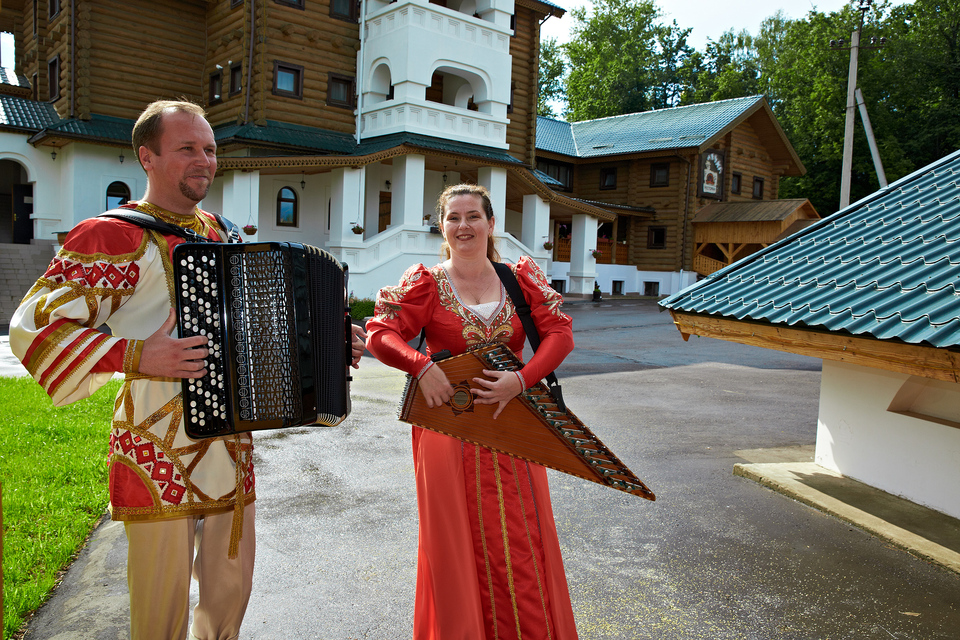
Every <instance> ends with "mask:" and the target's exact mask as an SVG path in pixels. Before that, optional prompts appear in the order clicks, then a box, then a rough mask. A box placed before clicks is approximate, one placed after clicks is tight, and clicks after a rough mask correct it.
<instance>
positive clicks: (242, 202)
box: [220, 171, 267, 241]
mask: <svg viewBox="0 0 960 640" xmlns="http://www.w3.org/2000/svg"><path fill="white" fill-rule="evenodd" d="M220 184H221V185H223V211H221V213H222V214H223V215H224V216H226V217H227V218H228V219H230V220H231V221H233V222H234V223H236V224H237V225H238V226H240V227H242V226H244V225H246V224H250V223H251V221H252V222H253V224H255V225H257V233H259V231H260V229H262V228H263V224H264V223H265V222H267V220H260V172H259V171H228V172H225V173H224V174H223V177H221V178H220ZM245 239H246V240H247V241H254V240H256V239H257V236H256V235H253V236H246V238H245Z"/></svg>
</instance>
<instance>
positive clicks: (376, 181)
mask: <svg viewBox="0 0 960 640" xmlns="http://www.w3.org/2000/svg"><path fill="white" fill-rule="evenodd" d="M389 179H390V168H389V167H386V166H384V165H382V164H370V165H367V166H366V169H365V170H364V182H365V184H366V188H365V192H366V193H365V203H364V212H363V223H362V226H363V237H364V238H369V237H371V236H375V235H376V234H377V233H379V226H380V192H381V191H389V189H388V188H387V185H386V181H387V180H389Z"/></svg>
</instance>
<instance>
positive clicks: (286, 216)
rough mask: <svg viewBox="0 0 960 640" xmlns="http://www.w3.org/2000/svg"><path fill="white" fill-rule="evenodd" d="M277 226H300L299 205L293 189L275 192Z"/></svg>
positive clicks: (284, 188)
mask: <svg viewBox="0 0 960 640" xmlns="http://www.w3.org/2000/svg"><path fill="white" fill-rule="evenodd" d="M277 226H278V227H297V226H300V203H299V201H298V198H297V192H296V191H295V190H294V188H293V187H283V188H282V189H280V191H278V192H277Z"/></svg>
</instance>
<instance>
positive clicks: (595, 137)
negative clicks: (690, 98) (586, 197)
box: [537, 96, 763, 158]
mask: <svg viewBox="0 0 960 640" xmlns="http://www.w3.org/2000/svg"><path fill="white" fill-rule="evenodd" d="M762 100H763V96H749V97H746V98H734V99H732V100H720V101H718V102H706V103H704V104H692V105H688V106H685V107H674V108H672V109H660V110H658V111H645V112H643V113H629V114H626V115H622V116H613V117H610V118H600V119H598V120H584V121H581V122H561V121H560V120H553V119H551V118H544V117H542V116H541V117H538V118H537V149H538V150H539V151H550V152H552V153H560V154H563V155H568V156H575V157H578V158H592V157H599V156H610V155H617V154H622V153H642V152H646V151H658V150H662V149H683V148H688V147H699V146H701V145H703V144H704V143H705V142H706V141H707V140H710V139H711V138H713V137H714V136H716V135H717V134H719V133H720V132H721V131H723V130H724V129H725V128H726V127H727V126H729V125H730V124H731V123H733V122H734V121H735V120H736V119H737V118H739V117H740V116H741V115H743V114H744V113H745V112H746V111H748V110H750V109H752V108H753V107H754V106H755V105H756V104H757V103H759V102H761V101H762Z"/></svg>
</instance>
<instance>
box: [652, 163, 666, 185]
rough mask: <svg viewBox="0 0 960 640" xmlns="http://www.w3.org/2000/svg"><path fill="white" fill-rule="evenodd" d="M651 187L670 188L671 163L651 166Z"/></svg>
mask: <svg viewBox="0 0 960 640" xmlns="http://www.w3.org/2000/svg"><path fill="white" fill-rule="evenodd" d="M650 186H651V187H669V186H670V163H669V162H657V163H654V164H652V165H650Z"/></svg>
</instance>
